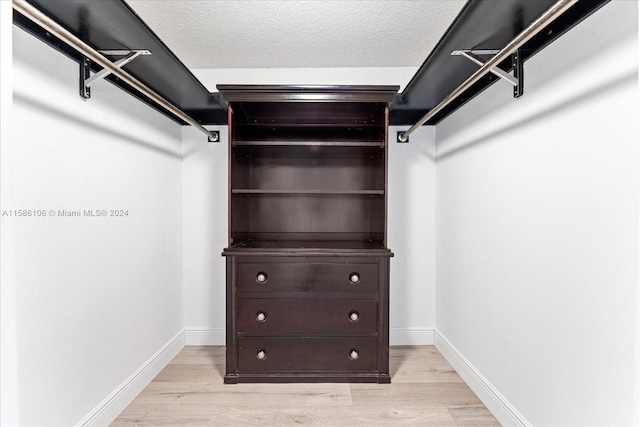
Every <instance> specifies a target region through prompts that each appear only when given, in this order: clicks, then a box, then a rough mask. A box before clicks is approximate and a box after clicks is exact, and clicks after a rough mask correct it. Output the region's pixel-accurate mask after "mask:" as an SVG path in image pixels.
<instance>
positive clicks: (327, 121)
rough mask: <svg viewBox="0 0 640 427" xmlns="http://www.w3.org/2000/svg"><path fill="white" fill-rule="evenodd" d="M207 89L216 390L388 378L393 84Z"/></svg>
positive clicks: (383, 379)
mask: <svg viewBox="0 0 640 427" xmlns="http://www.w3.org/2000/svg"><path fill="white" fill-rule="evenodd" d="M218 89H219V90H220V92H221V93H222V95H223V97H224V99H225V100H226V101H227V102H228V103H229V181H230V183H229V245H228V247H227V248H225V250H224V252H223V255H224V256H226V257H227V367H226V375H225V382H226V383H238V382H378V383H388V382H390V376H389V260H390V258H391V257H392V256H393V254H392V253H391V251H390V250H389V249H388V248H387V233H386V224H387V219H386V213H387V133H388V106H387V105H388V102H389V101H390V100H391V99H392V98H393V96H394V94H395V93H396V91H397V89H398V88H397V87H395V86H394V87H387V86H384V87H379V86H358V87H351V86H350V87H346V86H332V87H292V86H218Z"/></svg>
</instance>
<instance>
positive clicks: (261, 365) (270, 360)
mask: <svg viewBox="0 0 640 427" xmlns="http://www.w3.org/2000/svg"><path fill="white" fill-rule="evenodd" d="M376 343H377V337H375V336H372V337H240V338H238V344H239V347H238V353H239V354H238V372H240V373H242V372H252V373H259V372H264V373H269V372H274V371H281V372H321V371H324V372H347V371H348V372H355V371H361V372H362V371H375V370H376V364H377V348H376Z"/></svg>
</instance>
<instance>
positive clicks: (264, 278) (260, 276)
mask: <svg viewBox="0 0 640 427" xmlns="http://www.w3.org/2000/svg"><path fill="white" fill-rule="evenodd" d="M256 281H257V282H258V283H267V273H265V272H264V271H261V272H259V273H258V274H257V275H256Z"/></svg>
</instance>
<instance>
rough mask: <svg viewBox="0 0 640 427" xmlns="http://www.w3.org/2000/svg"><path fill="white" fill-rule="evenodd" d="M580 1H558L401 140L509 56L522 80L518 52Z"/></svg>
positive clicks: (405, 133)
mask: <svg viewBox="0 0 640 427" xmlns="http://www.w3.org/2000/svg"><path fill="white" fill-rule="evenodd" d="M578 1H579V0H558V1H557V2H555V3H554V4H553V6H551V7H550V8H549V9H547V10H546V11H545V12H544V13H543V14H542V15H540V16H539V17H538V19H536V20H535V21H533V22H532V23H531V24H530V25H529V26H528V27H527V28H525V29H524V30H522V32H520V33H519V34H518V35H517V36H516V37H515V38H514V39H513V40H511V41H510V42H509V43H507V45H506V46H505V47H503V48H502V49H501V50H500V51H499V52H498V53H496V54H495V55H494V56H493V57H491V58H490V59H489V60H487V62H485V63H484V64H483V65H482V66H481V67H480V69H479V70H477V71H476V72H475V73H473V74H472V75H471V76H469V78H467V79H466V80H465V81H464V82H462V83H461V84H460V86H458V87H457V88H455V89H454V90H453V92H451V93H450V94H449V95H447V96H446V97H444V99H443V100H442V101H440V102H439V103H438V104H436V105H435V106H434V107H433V108H432V109H431V110H429V111H428V112H427V113H426V114H425V115H424V116H422V118H420V120H418V122H417V123H416V124H414V125H413V126H411V127H410V128H409V129H407V130H406V131H405V132H404V133H403V134H402V135H401V136H398V139H399V140H402V141H404V140H406V139H407V138H409V135H411V134H412V133H413V132H415V131H416V129H418V128H419V127H420V126H422V125H423V124H425V123H426V122H427V121H429V120H430V119H432V118H433V117H435V116H436V114H438V113H439V112H440V111H442V110H443V109H444V108H445V107H446V106H448V105H449V104H450V103H451V102H452V101H453V100H454V99H456V98H457V97H459V96H460V95H462V94H463V93H464V91H466V90H467V89H469V88H470V87H471V86H473V84H475V83H476V82H478V80H480V79H481V78H482V77H484V76H485V75H486V74H487V73H489V72H491V70H492V69H494V68H495V67H496V66H497V65H498V64H499V63H500V62H502V61H504V60H505V59H507V58H508V57H509V56H511V57H512V59H513V56H514V54H515V56H516V62H517V63H518V65H517V66H516V67H515V70H516V76H515V77H516V79H521V78H522V61H521V60H520V55H519V53H518V50H519V49H520V48H521V47H522V46H523V45H524V44H525V43H526V42H528V41H529V40H531V39H532V38H533V37H534V36H535V35H536V34H538V33H540V32H541V31H542V30H544V29H545V28H547V27H548V26H549V24H551V23H552V22H553V21H555V20H556V19H557V18H558V17H559V16H560V15H562V14H563V13H564V12H565V11H567V10H568V9H569V8H570V7H571V6H573V5H574V4H576V3H577V2H578ZM518 87H519V88H520V94H522V93H521V90H522V85H518V86H516V90H517V88H518Z"/></svg>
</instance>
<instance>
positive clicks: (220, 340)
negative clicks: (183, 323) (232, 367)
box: [184, 327, 226, 345]
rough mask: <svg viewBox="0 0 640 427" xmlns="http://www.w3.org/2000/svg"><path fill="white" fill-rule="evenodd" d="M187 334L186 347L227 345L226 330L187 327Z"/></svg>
mask: <svg viewBox="0 0 640 427" xmlns="http://www.w3.org/2000/svg"><path fill="white" fill-rule="evenodd" d="M184 332H185V344H186V345H225V343H226V330H225V328H198V327H187V328H185V330H184Z"/></svg>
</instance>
